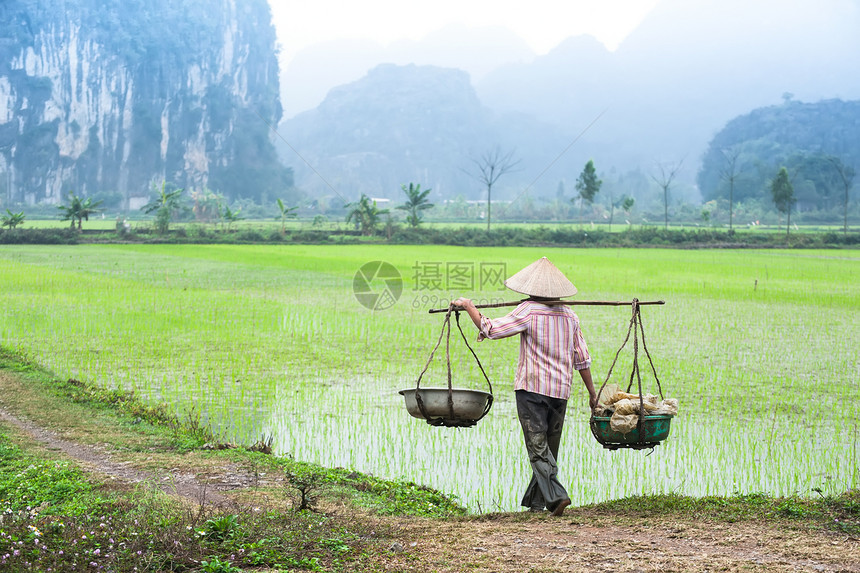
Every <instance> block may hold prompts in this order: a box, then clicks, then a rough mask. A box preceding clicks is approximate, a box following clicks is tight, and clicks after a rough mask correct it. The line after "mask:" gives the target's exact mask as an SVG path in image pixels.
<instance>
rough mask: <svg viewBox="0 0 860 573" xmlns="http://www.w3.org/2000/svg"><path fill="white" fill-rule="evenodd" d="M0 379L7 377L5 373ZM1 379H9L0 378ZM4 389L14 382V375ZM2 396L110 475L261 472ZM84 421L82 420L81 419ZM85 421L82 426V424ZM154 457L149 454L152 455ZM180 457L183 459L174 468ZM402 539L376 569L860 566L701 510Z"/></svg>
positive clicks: (849, 549) (857, 544)
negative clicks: (122, 442) (112, 432)
mask: <svg viewBox="0 0 860 573" xmlns="http://www.w3.org/2000/svg"><path fill="white" fill-rule="evenodd" d="M3 378H4V376H3V373H2V372H0V382H4V383H9V382H10V380H9V378H8V377H5V380H4V379H3ZM0 386H3V384H0ZM4 390H7V391H8V390H10V388H9V386H8V384H7V385H6V387H5V388H4ZM3 402H6V400H4V399H3V397H2V396H0V420H2V422H4V423H5V424H6V425H9V426H12V427H14V428H17V429H18V430H19V431H20V432H21V433H23V434H24V435H26V436H28V437H29V438H30V439H32V440H33V441H35V442H37V443H39V444H41V445H43V446H44V447H45V448H47V449H49V450H53V451H58V452H62V453H63V454H64V455H66V456H68V457H69V458H71V459H72V460H74V461H75V462H76V463H78V464H80V465H81V466H82V467H83V468H86V469H88V470H90V471H93V472H96V473H98V474H102V475H104V476H106V477H107V479H108V480H116V481H117V482H119V483H126V484H134V483H140V482H148V483H151V484H158V486H159V487H160V488H161V489H162V490H163V491H166V492H168V493H172V494H177V495H180V496H182V497H184V498H187V499H189V500H192V501H193V502H195V503H202V502H206V503H211V504H214V505H220V506H222V507H226V506H230V505H235V504H236V502H235V501H233V500H232V499H231V498H230V496H229V494H228V492H229V491H231V490H232V491H236V492H239V491H242V490H243V489H246V488H250V487H252V483H257V484H259V482H255V480H257V479H258V477H259V476H252V475H250V473H249V472H248V470H247V469H243V468H239V467H235V466H229V465H226V466H225V465H221V466H210V467H207V468H205V470H202V471H197V472H191V471H189V470H188V467H189V465H188V464H187V463H186V464H184V465H183V464H180V463H179V462H178V461H177V459H176V458H175V457H173V458H171V456H170V455H164V456H163V457H158V456H153V458H152V460H153V461H152V462H151V463H149V465H147V466H146V468H145V469H142V468H141V467H138V465H132V463H131V462H129V461H125V460H123V457H125V456H124V455H122V454H121V453H120V452H117V451H114V450H113V449H112V448H111V447H110V446H108V445H107V444H96V445H90V444H86V443H82V442H81V441H77V440H76V439H67V437H68V435H69V434H67V433H66V432H65V431H64V428H62V427H57V426H52V427H54V428H56V431H51V430H49V429H46V428H45V427H42V426H41V425H39V424H37V423H35V422H34V421H32V420H27V419H24V418H23V417H22V416H21V415H19V414H17V413H13V412H12V411H10V409H9V408H8V407H7V406H6V405H5V404H3ZM79 425H80V424H79ZM78 430H80V428H78ZM147 459H150V458H147ZM177 466H181V467H182V468H183V469H177ZM326 511H328V512H330V513H338V514H341V517H343V518H344V519H347V520H349V519H356V518H358V519H364V518H365V516H361V517H357V515H358V514H356V513H355V510H354V509H352V508H350V507H349V506H343V505H341V506H338V507H331V508H326ZM371 519H373V520H376V521H380V522H384V524H385V525H386V526H393V527H391V529H393V531H395V532H396V539H397V540H396V541H394V542H392V544H391V545H390V546H389V547H388V548H387V550H386V551H385V552H384V554H382V555H379V556H378V557H375V558H374V559H376V558H378V569H379V570H380V571H416V572H431V571H432V572H451V573H454V572H462V571H473V572H477V573H489V572H510V573H555V572H580V571H582V572H585V571H588V572H593V571H598V572H599V571H613V572H616V571H629V572H644V571H678V572H686V571H701V572H705V571H708V572H711V571H739V572H740V571H753V572H777V571H802V572H810V573H836V572H852V573H853V572H856V573H860V540H858V539H857V538H854V537H851V536H849V535H846V534H844V533H838V532H835V531H827V530H823V529H815V528H812V527H810V526H809V525H807V524H804V523H798V524H791V523H790V522H782V523H779V522H766V521H765V522H756V521H744V522H739V523H722V522H720V523H715V522H710V521H706V520H697V519H695V518H678V517H677V516H671V515H670V516H666V517H659V518H649V519H643V518H636V517H633V516H629V517H625V518H624V519H623V522H620V521H619V519H618V516H615V517H614V518H613V517H612V516H608V515H601V514H599V513H598V512H597V510H595V509H593V508H573V509H571V510H569V511H568V512H567V513H566V514H565V516H564V517H562V518H552V517H549V516H547V515H535V514H529V513H506V514H488V515H484V516H477V517H469V518H459V519H449V520H431V519H423V518H405V517H393V518H392V517H380V516H374V517H372V518H371Z"/></svg>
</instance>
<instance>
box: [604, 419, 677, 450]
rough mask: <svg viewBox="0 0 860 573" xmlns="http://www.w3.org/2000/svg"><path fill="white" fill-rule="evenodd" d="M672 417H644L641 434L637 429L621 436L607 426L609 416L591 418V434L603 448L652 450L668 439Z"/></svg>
mask: <svg viewBox="0 0 860 573" xmlns="http://www.w3.org/2000/svg"><path fill="white" fill-rule="evenodd" d="M671 422H672V416H645V419H644V420H642V432H641V435H640V432H639V427H638V426H637V427H636V428H633V429H632V430H631V431H630V432H628V433H626V434H622V433H621V432H616V431H615V430H613V429H612V428H611V427H610V425H609V416H592V418H591V432H592V433H593V434H594V437H595V438H596V439H597V441H598V442H600V443H601V444H603V447H605V448H608V449H618V448H653V447H654V446H656V445H657V444H659V443H660V442H662V441H663V440H665V439H666V438H668V437H669V425H670V424H671Z"/></svg>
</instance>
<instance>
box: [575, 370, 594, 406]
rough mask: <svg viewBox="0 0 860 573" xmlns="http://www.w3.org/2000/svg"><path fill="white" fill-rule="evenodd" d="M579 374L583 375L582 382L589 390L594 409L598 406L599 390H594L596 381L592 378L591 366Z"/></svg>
mask: <svg viewBox="0 0 860 573" xmlns="http://www.w3.org/2000/svg"><path fill="white" fill-rule="evenodd" d="M579 375H580V376H581V377H582V382H583V383H584V384H585V388H586V389H587V390H588V402H589V404H590V405H591V409H592V410H593V409H594V407H595V406H597V392H595V391H594V381H593V380H592V379H591V368H584V369H582V370H580V371H579Z"/></svg>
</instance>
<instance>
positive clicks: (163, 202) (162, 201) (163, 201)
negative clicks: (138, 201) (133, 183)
mask: <svg viewBox="0 0 860 573" xmlns="http://www.w3.org/2000/svg"><path fill="white" fill-rule="evenodd" d="M166 185H167V182H166V181H162V182H161V192H160V193H159V194H158V196H157V197H156V198H155V199H153V200H152V201H150V202H149V203H147V204H146V205H144V206H143V207H141V208H140V210H141V211H143V212H144V213H146V214H149V213H152V212H155V229H156V231H158V234H159V235H164V234H166V233H167V231H168V230H169V228H170V220H171V219H172V218H173V215H174V213H177V212H178V211H179V210H180V209H181V208H182V204H181V203H180V195H181V194H182V192H183V191H184V189H175V190H173V191H167V190H166Z"/></svg>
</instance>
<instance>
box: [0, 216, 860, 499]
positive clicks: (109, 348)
mask: <svg viewBox="0 0 860 573" xmlns="http://www.w3.org/2000/svg"><path fill="white" fill-rule="evenodd" d="M85 224H86V223H85ZM544 254H546V255H547V256H549V257H550V258H551V259H552V260H553V261H554V262H555V263H556V264H557V265H559V266H560V267H561V268H562V269H563V270H564V271H565V272H566V273H567V274H568V275H569V276H570V277H571V279H572V280H573V281H574V283H575V284H576V285H577V287H578V288H579V291H580V294H579V295H578V298H580V299H606V300H622V299H623V300H630V299H631V298H632V297H633V296H637V297H639V298H640V299H642V300H646V299H664V300H666V305H665V306H662V307H646V308H645V309H644V310H643V320H644V325H645V329H646V334H647V344H648V348H649V350H650V351H651V354H652V356H653V358H654V361H655V365H656V367H657V371H658V374H659V375H660V379H661V382H662V384H663V390H664V393H665V394H666V396H671V397H677V398H679V399H680V401H681V412H680V415H679V416H678V417H677V418H676V419H675V421H674V423H673V427H672V434H671V436H670V438H669V440H668V441H667V442H666V443H665V444H663V445H661V446H660V447H658V448H657V449H656V450H655V451H654V453H653V454H652V455H650V456H648V457H646V455H645V454H646V452H632V451H620V452H614V453H609V452H607V451H604V450H602V449H601V448H600V447H599V446H598V444H596V443H595V442H594V440H593V438H592V437H591V435H590V434H589V432H588V429H587V424H586V420H587V407H586V405H587V400H586V394H585V392H584V391H583V389H582V388H581V387H580V385H577V386H575V391H574V394H573V396H572V399H571V404H570V407H569V413H568V424H567V426H566V435H565V437H564V442H563V449H562V454H561V460H560V463H561V473H562V479H563V480H564V481H565V483H567V484H569V485H570V490H571V494H572V495H573V496H574V498H575V502H577V503H586V502H592V501H598V500H603V499H607V498H617V497H621V496H625V495H631V494H637V493H644V492H649V493H650V492H661V491H665V492H670V491H671V492H679V493H687V494H692V495H704V494H731V493H733V492H758V491H764V492H769V493H772V494H778V495H779V494H790V493H795V492H796V493H799V494H801V495H812V494H811V489H812V488H813V487H818V488H821V489H822V490H823V491H826V492H828V493H831V492H837V491H842V490H844V489H846V488H848V487H858V486H860V467H858V466H860V460H858V457H857V439H858V424H860V420H859V419H858V414H860V387H858V385H857V379H858V374H860V363H858V353H857V347H856V345H857V341H858V340H860V312H858V311H860V251H857V250H847V251H845V250H843V251H811V250H807V251H778V250H767V251H753V250H745V251H729V250H709V251H674V250H665V249H655V250H635V249H627V250H624V249H594V250H590V249H560V248H557V249H524V248H492V249H490V248H459V247H438V246H428V247H415V246H404V247H399V246H379V245H372V246H367V245H348V246H295V245H288V246H237V245H226V246H190V245H164V246H147V245H107V246H103V245H81V246H72V247H41V246H8V247H6V246H3V247H0V265H2V268H3V272H2V273H0V303H1V304H2V306H3V309H4V315H3V319H2V320H0V343H2V344H3V345H4V346H8V347H12V348H19V349H22V350H24V351H25V352H26V353H27V354H29V355H30V356H32V357H33V358H34V359H36V360H37V361H39V362H40V363H43V364H45V365H47V366H49V367H51V368H53V369H54V370H55V371H56V372H57V373H58V374H59V375H60V376H64V377H77V378H80V379H86V380H90V381H95V382H97V383H100V384H104V385H106V386H122V387H125V388H133V389H135V390H136V391H138V392H139V393H140V394H142V395H143V396H146V397H148V398H149V399H150V400H153V401H156V400H164V401H167V402H169V403H171V404H173V405H174V407H175V408H176V409H177V410H178V411H183V410H185V409H188V408H190V407H191V406H194V407H195V408H196V409H197V410H198V411H202V412H203V413H204V417H205V419H208V420H210V421H211V422H212V423H213V424H215V426H216V427H217V428H218V429H219V430H220V431H222V432H223V433H224V435H225V436H226V437H227V438H230V439H238V440H246V441H250V440H256V439H257V438H259V437H260V435H261V434H271V435H273V436H274V437H275V443H276V447H277V448H278V451H279V452H280V453H282V454H286V453H289V454H291V455H293V456H295V457H296V458H298V459H306V460H312V461H316V462H320V463H323V464H328V465H332V466H344V467H353V468H356V469H361V470H364V471H369V472H372V473H374V474H377V475H383V476H389V477H407V478H409V479H413V480H416V481H418V482H423V483H428V484H432V485H434V486H437V487H440V488H441V489H443V490H447V491H450V492H453V493H456V494H457V495H458V496H460V497H461V498H462V499H463V500H464V501H465V502H466V503H468V504H469V505H470V506H471V507H473V508H475V509H479V508H480V509H483V510H490V509H496V508H501V509H513V508H515V507H516V506H517V504H518V500H519V496H520V495H521V490H522V487H523V486H524V484H525V483H526V482H527V477H528V472H529V471H530V470H529V469H528V466H527V463H526V459H525V455H524V451H523V446H522V444H521V435H520V429H519V426H518V423H517V421H516V416H515V413H514V408H513V403H512V382H511V379H512V376H513V369H514V366H515V363H516V354H517V344H516V341H512V340H508V341H485V342H482V343H479V344H477V345H475V348H476V351H477V352H478V354H479V356H480V357H481V359H482V361H483V362H484V365H485V367H486V368H487V371H488V374H489V375H490V377H491V379H492V381H493V383H494V388H495V390H496V395H497V403H496V406H495V407H494V409H493V411H492V412H491V413H490V415H489V416H488V417H487V418H486V419H485V420H483V421H481V422H480V424H479V425H478V426H477V427H475V428H472V429H466V430H459V431H457V430H450V429H437V428H431V427H429V426H427V425H426V424H424V423H422V422H420V421H417V420H415V419H413V418H410V417H408V415H407V414H406V412H405V409H404V408H403V405H402V397H401V396H399V395H398V394H397V391H398V390H399V389H401V388H407V387H413V386H414V384H415V378H416V377H417V374H418V372H419V371H420V369H421V367H423V366H424V363H425V362H426V360H427V358H428V356H429V352H430V350H431V348H432V345H433V343H435V341H436V338H437V336H438V333H439V328H440V326H441V318H440V316H439V315H428V314H427V313H426V310H427V309H428V308H430V307H434V306H444V305H446V304H447V301H449V300H451V299H452V298H454V297H456V296H459V295H467V296H472V297H473V298H475V299H478V300H487V301H498V300H502V299H505V300H512V299H516V298H518V295H516V294H514V293H511V292H510V291H505V290H502V289H500V287H499V284H498V278H499V277H500V276H504V275H509V274H512V273H513V272H515V271H516V270H519V269H520V268H521V267H523V266H525V265H526V264H528V263H530V262H532V261H533V260H534V259H536V258H537V257H539V256H541V255H544ZM375 260H382V261H387V262H389V263H391V264H392V265H393V266H394V267H395V268H396V269H397V270H398V271H399V272H400V274H401V275H402V280H403V283H402V292H401V294H400V297H399V299H398V300H397V302H396V304H394V305H393V306H391V307H390V308H386V309H384V310H376V311H371V310H368V309H367V308H365V307H363V306H362V305H361V304H360V303H359V302H358V300H357V299H356V297H355V296H354V291H353V289H354V286H355V285H354V278H355V275H356V272H357V271H358V269H359V268H360V267H361V266H362V265H363V264H364V263H366V262H369V261H375ZM482 273H483V274H482ZM371 284H372V288H373V289H376V291H380V292H381V289H382V287H383V283H381V282H379V281H375V282H373V283H371ZM502 312H503V311H500V310H497V311H487V314H488V315H490V316H499V315H501V314H502ZM577 312H578V313H579V315H580V318H581V320H582V324H583V328H584V332H585V334H586V336H587V339H588V342H589V345H590V348H591V350H592V354H593V358H594V367H593V369H594V372H595V374H596V378H598V379H599V380H600V382H602V381H603V377H604V376H605V375H606V372H607V369H608V367H609V364H610V363H611V361H612V358H613V356H614V354H615V351H616V350H617V348H618V346H619V344H620V342H621V340H622V339H623V337H624V335H625V333H626V330H627V323H628V320H629V314H630V313H629V309H627V308H625V307H617V308H603V307H589V308H586V307H581V308H580V309H578V311H577ZM463 326H464V329H466V332H467V334H468V336H469V337H470V340H474V336H475V332H474V329H473V327H472V326H471V325H470V324H469V322H468V320H465V321H463ZM452 345H453V347H454V351H453V356H454V376H455V384H457V385H460V386H468V387H474V388H482V387H484V383H483V382H482V380H481V378H480V373H479V372H478V370H477V368H476V367H475V366H474V364H473V361H472V359H471V357H470V356H469V355H468V354H467V351H466V350H465V349H464V348H463V347H462V341H457V340H456V339H455V340H452ZM630 362H631V359H630V357H629V356H627V357H626V358H625V359H623V360H622V363H621V364H619V365H618V366H616V369H615V375H614V376H613V381H615V382H620V383H623V384H626V378H627V377H628V376H629V374H630ZM643 371H645V368H644V367H643ZM443 381H444V353H442V352H440V353H439V355H437V358H436V360H435V362H434V364H433V366H432V367H431V370H430V372H429V373H428V377H427V379H426V380H425V382H424V384H426V385H442V384H444V382H443ZM646 383H647V384H648V387H649V389H650V390H651V391H653V390H655V386H654V383H653V380H651V379H650V378H646Z"/></svg>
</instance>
